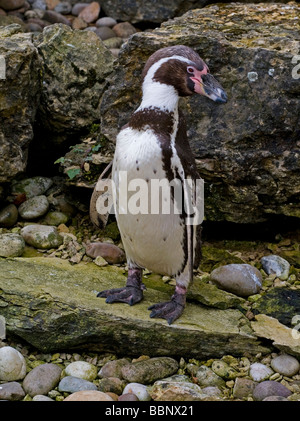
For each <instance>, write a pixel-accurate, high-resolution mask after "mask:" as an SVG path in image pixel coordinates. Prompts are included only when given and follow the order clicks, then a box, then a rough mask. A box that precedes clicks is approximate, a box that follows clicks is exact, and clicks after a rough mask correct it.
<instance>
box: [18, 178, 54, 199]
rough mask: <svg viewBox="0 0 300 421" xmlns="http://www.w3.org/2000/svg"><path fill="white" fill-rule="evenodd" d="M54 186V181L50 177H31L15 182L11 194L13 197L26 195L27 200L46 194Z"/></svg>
mask: <svg viewBox="0 0 300 421" xmlns="http://www.w3.org/2000/svg"><path fill="white" fill-rule="evenodd" d="M52 184H53V181H52V179H51V178H48V177H41V176H36V177H30V178H25V179H23V180H21V181H13V182H12V184H11V192H12V194H13V195H18V194H22V193H25V195H26V198H27V199H30V198H32V197H34V196H40V195H43V194H45V193H46V191H47V190H48V189H49V188H50V187H51V186H52Z"/></svg>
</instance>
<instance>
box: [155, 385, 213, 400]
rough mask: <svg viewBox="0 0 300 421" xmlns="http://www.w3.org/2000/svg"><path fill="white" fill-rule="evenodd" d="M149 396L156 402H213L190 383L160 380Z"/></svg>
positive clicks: (196, 386)
mask: <svg viewBox="0 0 300 421" xmlns="http://www.w3.org/2000/svg"><path fill="white" fill-rule="evenodd" d="M149 394H150V396H151V398H152V399H153V400H155V401H202V400H212V399H211V396H209V397H208V396H207V395H204V393H202V390H201V388H200V387H199V386H198V385H196V384H193V383H190V382H176V381H170V380H158V381H156V382H155V383H154V385H153V386H151V387H149Z"/></svg>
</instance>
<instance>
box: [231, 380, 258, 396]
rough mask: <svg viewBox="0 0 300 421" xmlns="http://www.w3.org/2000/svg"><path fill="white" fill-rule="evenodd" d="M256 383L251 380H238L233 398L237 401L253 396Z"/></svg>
mask: <svg viewBox="0 0 300 421" xmlns="http://www.w3.org/2000/svg"><path fill="white" fill-rule="evenodd" d="M254 387H255V383H254V382H253V381H252V380H250V379H245V378H240V377H238V378H236V379H235V382H234V386H233V391H232V394H233V397H234V398H235V399H244V398H247V397H249V396H252V393H253V389H254Z"/></svg>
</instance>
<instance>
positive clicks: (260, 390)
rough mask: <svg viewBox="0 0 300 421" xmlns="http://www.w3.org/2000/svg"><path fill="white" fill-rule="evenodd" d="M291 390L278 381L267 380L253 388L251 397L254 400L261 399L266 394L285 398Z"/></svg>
mask: <svg viewBox="0 0 300 421" xmlns="http://www.w3.org/2000/svg"><path fill="white" fill-rule="evenodd" d="M291 394H292V392H291V391H290V390H289V389H288V388H287V387H285V386H284V385H283V384H281V383H279V382H275V381H272V380H267V381H264V382H261V383H259V384H258V385H256V386H255V388H254V390H253V398H254V400H255V401H262V400H263V399H265V398H267V397H268V396H281V397H284V398H287V397H288V396H290V395H291Z"/></svg>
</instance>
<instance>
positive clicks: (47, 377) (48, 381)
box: [23, 363, 62, 397]
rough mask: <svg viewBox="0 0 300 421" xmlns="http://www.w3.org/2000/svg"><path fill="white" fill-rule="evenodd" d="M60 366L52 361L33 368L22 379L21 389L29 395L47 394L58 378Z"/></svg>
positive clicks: (55, 384)
mask: <svg viewBox="0 0 300 421" xmlns="http://www.w3.org/2000/svg"><path fill="white" fill-rule="evenodd" d="M61 371H62V370H61V368H60V367H59V366H58V365H56V364H52V363H46V364H42V365H39V366H37V367H35V368H33V369H32V370H31V371H30V372H29V373H28V374H27V376H26V377H25V379H24V381H23V389H24V390H25V392H26V393H27V394H29V395H30V396H31V397H33V396H35V395H47V393H48V392H50V390H52V389H54V388H55V387H56V386H57V384H58V382H59V379H60V374H61Z"/></svg>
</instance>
